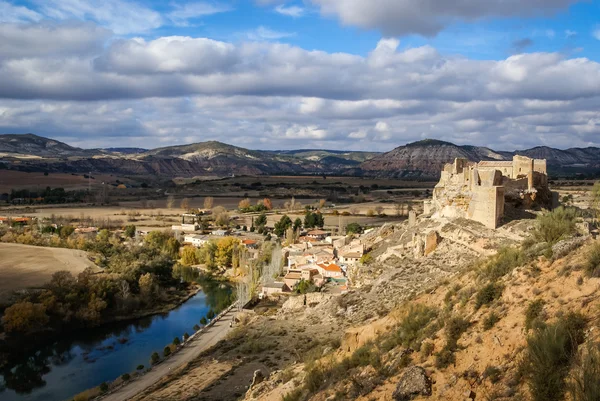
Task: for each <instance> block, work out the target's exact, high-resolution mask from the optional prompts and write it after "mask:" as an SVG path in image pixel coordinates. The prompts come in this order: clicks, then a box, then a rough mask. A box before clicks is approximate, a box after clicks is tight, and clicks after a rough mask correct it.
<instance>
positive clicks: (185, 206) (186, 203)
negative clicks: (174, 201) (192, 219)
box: [179, 198, 190, 210]
mask: <svg viewBox="0 0 600 401" xmlns="http://www.w3.org/2000/svg"><path fill="white" fill-rule="evenodd" d="M179 206H180V207H181V208H182V209H183V210H188V209H189V208H190V200H189V199H188V198H183V199H182V200H181V203H180V204H179Z"/></svg>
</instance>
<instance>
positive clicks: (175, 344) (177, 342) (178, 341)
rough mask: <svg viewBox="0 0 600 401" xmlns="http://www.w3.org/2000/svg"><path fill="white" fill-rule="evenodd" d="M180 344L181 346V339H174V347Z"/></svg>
mask: <svg viewBox="0 0 600 401" xmlns="http://www.w3.org/2000/svg"><path fill="white" fill-rule="evenodd" d="M179 344H181V340H180V339H179V337H175V338H174V339H173V345H174V346H178V345H179Z"/></svg>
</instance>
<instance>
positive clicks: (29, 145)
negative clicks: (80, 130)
mask: <svg viewBox="0 0 600 401" xmlns="http://www.w3.org/2000/svg"><path fill="white" fill-rule="evenodd" d="M0 153H16V154H21V155H28V156H37V157H48V158H54V157H72V156H81V157H91V156H94V155H97V154H99V153H100V152H99V151H97V150H86V149H80V148H75V147H72V146H69V145H67V144H66V143H63V142H59V141H55V140H52V139H48V138H44V137H41V136H37V135H34V134H6V135H0Z"/></svg>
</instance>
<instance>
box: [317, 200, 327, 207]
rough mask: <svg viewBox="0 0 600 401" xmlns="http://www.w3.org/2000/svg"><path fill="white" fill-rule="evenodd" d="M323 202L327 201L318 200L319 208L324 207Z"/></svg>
mask: <svg viewBox="0 0 600 401" xmlns="http://www.w3.org/2000/svg"><path fill="white" fill-rule="evenodd" d="M325 203H327V201H326V200H325V199H321V200H319V209H323V207H325Z"/></svg>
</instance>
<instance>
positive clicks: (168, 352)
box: [163, 345, 171, 358]
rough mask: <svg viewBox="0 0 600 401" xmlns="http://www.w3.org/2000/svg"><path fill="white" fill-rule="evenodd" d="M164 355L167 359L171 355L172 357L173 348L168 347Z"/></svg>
mask: <svg viewBox="0 0 600 401" xmlns="http://www.w3.org/2000/svg"><path fill="white" fill-rule="evenodd" d="M163 355H164V356H165V358H166V357H167V356H169V355H171V347H169V346H168V345H167V346H166V347H165V349H164V350H163Z"/></svg>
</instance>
